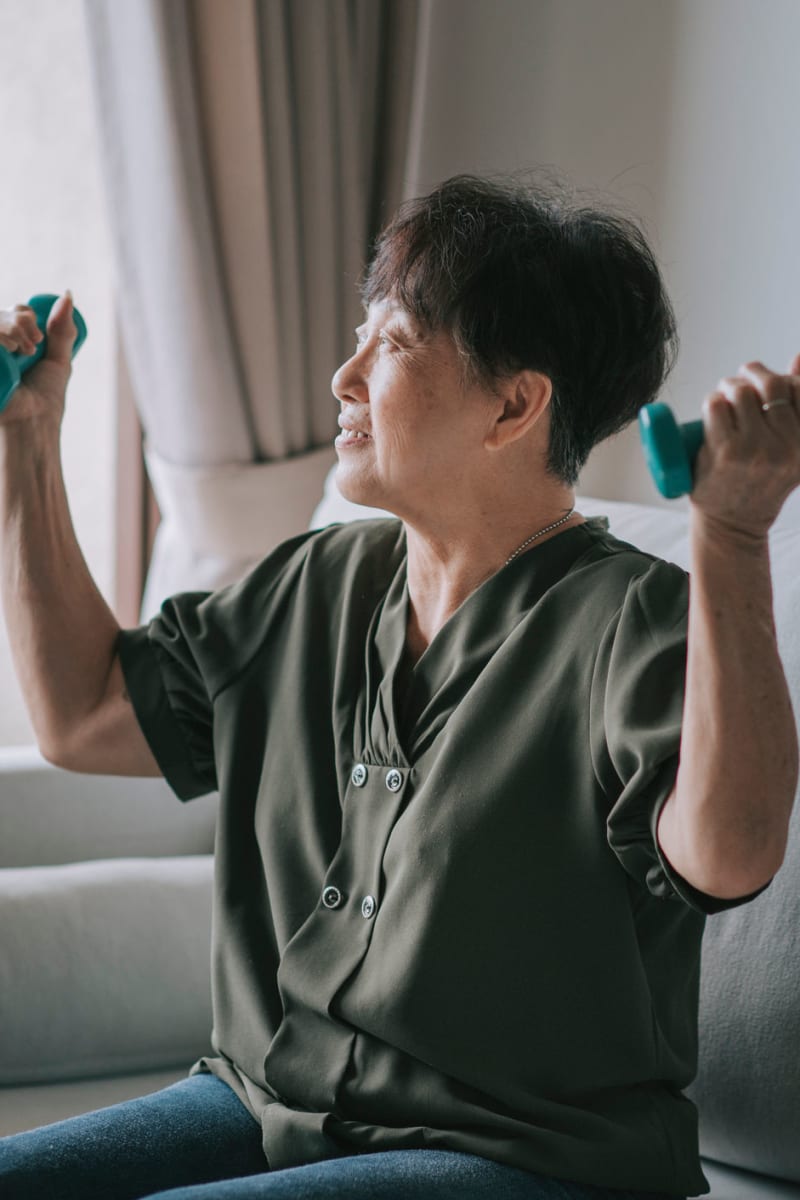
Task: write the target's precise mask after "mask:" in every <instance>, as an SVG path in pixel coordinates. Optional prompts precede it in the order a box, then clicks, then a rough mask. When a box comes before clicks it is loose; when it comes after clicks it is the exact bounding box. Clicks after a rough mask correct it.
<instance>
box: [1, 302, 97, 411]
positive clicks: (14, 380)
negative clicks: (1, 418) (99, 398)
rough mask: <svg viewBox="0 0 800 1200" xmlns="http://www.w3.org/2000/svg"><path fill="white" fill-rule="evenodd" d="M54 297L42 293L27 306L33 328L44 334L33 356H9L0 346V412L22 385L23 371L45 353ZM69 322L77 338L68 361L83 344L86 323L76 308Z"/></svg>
mask: <svg viewBox="0 0 800 1200" xmlns="http://www.w3.org/2000/svg"><path fill="white" fill-rule="evenodd" d="M57 299H58V296H55V295H52V294H50V293H42V294H40V295H37V296H31V298H30V300H29V301H28V304H29V305H30V307H31V308H32V309H33V311H34V312H35V314H36V324H37V325H38V326H39V328H40V329H41V331H42V333H43V334H44V338H43V339H42V341H41V342H39V345H38V346H37V347H36V349H35V350H34V352H33V354H21V353H20V352H19V351H17V352H16V353H12V351H11V350H6V348H5V346H0V412H2V411H3V409H4V408H5V407H6V406H7V405H8V403H9V402H10V400H11V397H12V396H13V395H14V392H15V391H16V390H17V388H18V387H19V385H20V384H21V382H22V376H23V375H24V374H25V373H26V371H30V369H31V367H33V366H35V364H36V363H37V362H38V361H39V359H40V358H42V357H43V355H44V354H45V353H46V352H47V318H48V317H49V316H50V309H51V308H52V307H53V305H54V304H55V302H56V300H57ZM72 319H73V320H74V322H75V324H76V326H77V328H78V336H77V337H76V338H75V342H74V343H73V346H72V357H73V358H74V357H75V355H76V354H77V353H78V351H79V350H80V348H81V346H82V345H83V343H84V342H85V341H86V334H87V330H86V322H85V321H84V319H83V317H82V316H81V314H80V313H79V312H78V310H77V308H73V310H72Z"/></svg>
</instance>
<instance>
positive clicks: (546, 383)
mask: <svg viewBox="0 0 800 1200" xmlns="http://www.w3.org/2000/svg"><path fill="white" fill-rule="evenodd" d="M552 394H553V384H552V382H551V380H550V378H549V377H548V376H547V375H543V374H542V372H541V371H531V370H525V371H517V372H516V374H514V375H510V376H509V377H508V378H507V379H502V380H500V381H499V383H498V384H497V386H496V396H497V400H498V402H499V404H498V405H495V406H494V410H493V422H492V426H491V429H490V430H489V434H488V436H487V439H486V446H487V447H488V448H489V449H495V450H500V449H502V448H503V447H504V446H507V445H509V444H510V443H511V442H515V441H517V439H518V438H521V437H526V436H527V435H528V434H529V433H530V432H531V430H532V429H533V428H534V426H535V425H536V424H537V422H538V421H539V420H540V418H541V417H542V416H543V415H544V414H545V413H546V412H547V408H548V405H549V404H550V397H551V396H552Z"/></svg>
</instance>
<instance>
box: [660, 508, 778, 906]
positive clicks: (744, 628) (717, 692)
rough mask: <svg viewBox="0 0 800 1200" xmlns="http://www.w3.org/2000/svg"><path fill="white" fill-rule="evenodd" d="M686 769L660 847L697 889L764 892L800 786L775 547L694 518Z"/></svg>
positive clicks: (682, 764) (721, 892)
mask: <svg viewBox="0 0 800 1200" xmlns="http://www.w3.org/2000/svg"><path fill="white" fill-rule="evenodd" d="M690 578H691V582H690V604H689V629H688V655H687V677H686V695H685V701H684V709H683V724H682V732H681V749H680V765H679V768H678V775H677V780H676V785H675V791H674V794H673V796H672V798H671V800H670V802H669V803H668V805H667V806H666V807H665V809H664V811H663V814H662V820H661V823H660V824H659V840H660V841H661V844H662V847H663V848H664V850H665V853H666V854H667V857H668V858H669V859H670V861H671V862H672V863H673V865H674V866H675V867H676V869H677V870H679V871H680V872H681V874H683V875H684V876H685V877H686V878H687V879H688V880H689V882H690V883H693V884H694V885H695V886H696V887H698V888H700V889H701V890H703V891H707V892H709V893H711V894H712V895H718V896H723V897H726V896H736V895H742V894H746V893H748V892H750V891H755V890H757V889H758V888H759V887H761V886H762V885H763V884H764V883H765V882H767V880H769V879H770V878H771V877H772V875H774V873H775V871H776V870H777V869H778V867H779V866H780V864H781V862H782V860H783V854H784V851H785V846H786V837H787V831H788V824H789V817H790V813H791V807H792V801H793V798H794V793H795V788H796V786H797V777H798V746H797V733H796V725H795V718H794V714H793V711H792V705H791V700H790V697H789V690H788V687H787V684H786V679H785V676H784V672H783V667H782V664H781V661H780V657H779V654H778V647H777V642H776V637H775V626H774V619H773V611H772V584H771V579H770V569H769V548H768V542H767V538H766V535H765V536H764V537H763V538H762V539H759V538H749V537H747V536H742V537H741V538H739V539H731V538H730V537H722V536H720V532H719V530H718V529H716V528H715V527H714V524H713V522H709V521H708V520H707V519H706V518H704V516H703V514H702V513H699V512H697V511H696V510H695V511H693V514H692V530H691V564H690Z"/></svg>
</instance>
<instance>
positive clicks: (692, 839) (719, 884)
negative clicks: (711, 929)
mask: <svg viewBox="0 0 800 1200" xmlns="http://www.w3.org/2000/svg"><path fill="white" fill-rule="evenodd" d="M787 840H788V817H787V820H786V821H783V820H781V821H780V822H779V823H776V822H775V820H774V819H773V820H772V821H769V822H764V821H763V820H756V821H753V820H750V821H747V820H745V819H742V818H741V816H740V819H739V820H738V821H736V822H735V823H733V824H731V823H729V822H728V821H727V820H726V821H723V822H717V821H709V819H708V815H707V814H706V815H705V817H699V818H698V819H695V820H687V819H686V817H685V815H684V810H682V809H681V807H680V805H679V804H678V803H677V800H676V797H675V794H674V792H673V795H672V796H671V797H670V802H668V804H667V805H665V806H664V809H663V810H662V813H661V820H660V821H659V825H658V841H659V845H660V847H661V850H662V853H663V854H664V856H665V858H666V859H667V861H668V862H669V864H670V866H671V867H672V868H673V869H674V870H675V871H676V872H677V873H678V874H679V875H680V876H681V877H682V878H683V879H685V880H686V882H687V883H689V884H691V886H692V887H694V888H696V889H697V890H698V891H699V892H704V893H705V894H706V895H709V896H713V897H714V898H715V899H718V900H735V899H738V898H739V897H742V896H751V895H753V894H754V893H755V892H759V891H760V890H761V889H762V888H764V887H766V886H767V884H768V883H769V882H770V881H771V880H772V879H773V878H774V876H775V875H776V874H777V872H778V871H779V870H780V868H781V866H782V864H783V861H784V858H785V855H786V843H787Z"/></svg>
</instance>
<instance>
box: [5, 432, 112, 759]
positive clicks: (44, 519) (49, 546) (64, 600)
mask: <svg viewBox="0 0 800 1200" xmlns="http://www.w3.org/2000/svg"><path fill="white" fill-rule="evenodd" d="M59 440H60V430H59V426H58V424H57V423H56V422H54V421H39V422H34V421H30V422H20V423H17V424H13V425H9V426H7V427H0V569H1V573H2V594H3V608H4V612H5V620H6V626H7V629H8V636H9V642H10V645H11V652H12V655H13V659H14V665H15V668H16V672H17V675H18V677H19V681H20V686H21V688H22V692H23V695H24V698H25V702H26V705H27V708H28V712H29V714H30V718H31V722H32V724H33V727H34V730H35V733H36V737H37V740H38V742H39V746H40V748H41V749H42V751H43V753H45V754H48V753H50V752H53V751H55V749H56V748H57V747H61V746H64V745H67V744H68V743H69V739H70V736H71V734H72V731H73V730H74V729H75V728H76V726H77V724H79V723H80V721H81V720H83V719H84V718H85V717H86V716H87V715H88V714H89V713H90V712H91V711H92V710H93V709H94V707H95V706H96V705H97V704H98V703H99V701H100V699H101V697H102V695H103V693H104V689H105V684H106V681H107V679H108V677H109V673H110V670H111V664H112V660H113V652H114V644H115V640H116V636H117V633H118V631H119V624H118V622H117V620H116V618H115V617H114V615H113V613H112V612H111V610H110V609H109V607H108V605H107V604H106V602H105V600H104V599H103V597H102V595H101V594H100V592H99V591H98V589H97V586H96V585H95V583H94V581H93V579H92V577H91V575H90V573H89V569H88V567H87V565H86V562H85V560H84V558H83V555H82V553H81V550H80V546H79V545H78V541H77V538H76V536H75V531H74V529H73V525H72V520H71V517H70V513H69V506H68V503H67V496H66V491H65V488H64V480H63V475H62V470H61V459H60V447H59Z"/></svg>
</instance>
